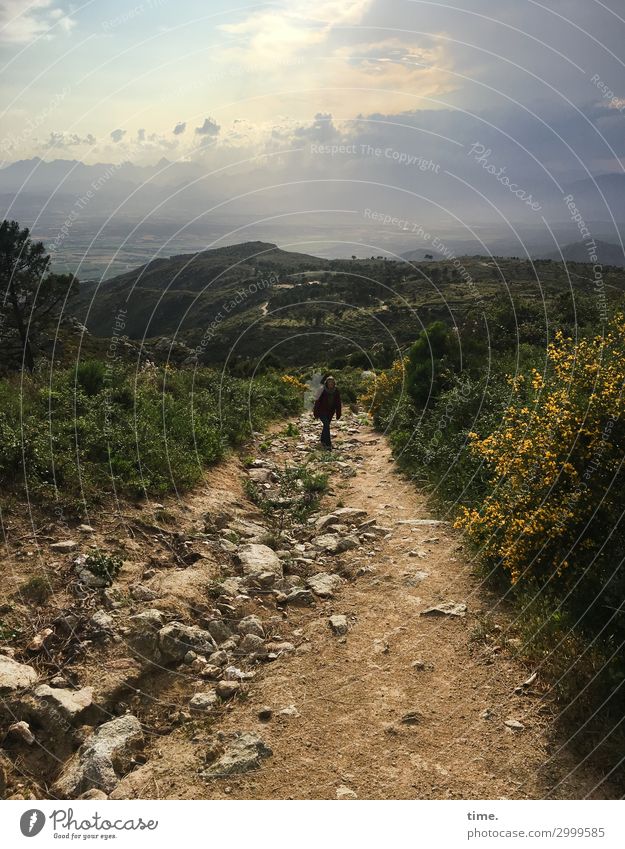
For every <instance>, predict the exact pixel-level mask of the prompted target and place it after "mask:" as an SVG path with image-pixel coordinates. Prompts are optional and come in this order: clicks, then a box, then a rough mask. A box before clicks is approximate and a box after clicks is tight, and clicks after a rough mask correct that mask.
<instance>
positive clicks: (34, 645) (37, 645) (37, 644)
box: [27, 628, 54, 651]
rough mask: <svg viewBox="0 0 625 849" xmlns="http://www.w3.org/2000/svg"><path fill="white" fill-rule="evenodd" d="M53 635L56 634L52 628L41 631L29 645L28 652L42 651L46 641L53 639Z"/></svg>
mask: <svg viewBox="0 0 625 849" xmlns="http://www.w3.org/2000/svg"><path fill="white" fill-rule="evenodd" d="M52 634H54V631H53V630H52V628H44V629H43V631H39V633H38V634H35V636H34V637H33V638H32V640H31V641H30V643H29V644H28V646H27V648H28V651H41V649H42V648H43V645H44V643H45V641H46V640H47V639H48V637H51V636H52Z"/></svg>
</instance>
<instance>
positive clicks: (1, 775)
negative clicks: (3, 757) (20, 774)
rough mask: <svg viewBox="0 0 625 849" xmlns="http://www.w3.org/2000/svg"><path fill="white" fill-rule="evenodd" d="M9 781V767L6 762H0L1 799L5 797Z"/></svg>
mask: <svg viewBox="0 0 625 849" xmlns="http://www.w3.org/2000/svg"><path fill="white" fill-rule="evenodd" d="M8 783H9V776H8V774H7V768H6V766H5V765H4V763H2V762H0V799H4V795H5V793H6V789H7V784H8Z"/></svg>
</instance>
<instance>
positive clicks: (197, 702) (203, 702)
mask: <svg viewBox="0 0 625 849" xmlns="http://www.w3.org/2000/svg"><path fill="white" fill-rule="evenodd" d="M217 703H218V698H217V693H216V692H215V691H214V690H209V691H208V692H207V693H195V695H194V696H192V697H191V700H190V701H189V708H190V710H191V712H192V713H208V712H209V711H211V710H212V709H213V708H214V707H215V705H216V704H217Z"/></svg>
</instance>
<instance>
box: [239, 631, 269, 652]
mask: <svg viewBox="0 0 625 849" xmlns="http://www.w3.org/2000/svg"><path fill="white" fill-rule="evenodd" d="M239 650H240V651H243V652H245V653H246V654H266V653H267V649H266V648H265V642H264V640H263V638H262V637H258V636H257V635H256V634H246V635H245V636H244V637H243V639H242V640H241V642H240V643H239Z"/></svg>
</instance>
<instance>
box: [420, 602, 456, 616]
mask: <svg viewBox="0 0 625 849" xmlns="http://www.w3.org/2000/svg"><path fill="white" fill-rule="evenodd" d="M466 612H467V606H466V604H464V603H456V602H455V601H443V602H441V603H440V604H435V605H434V606H433V607H428V608H427V610H422V611H421V616H460V617H462V616H465V614H466Z"/></svg>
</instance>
